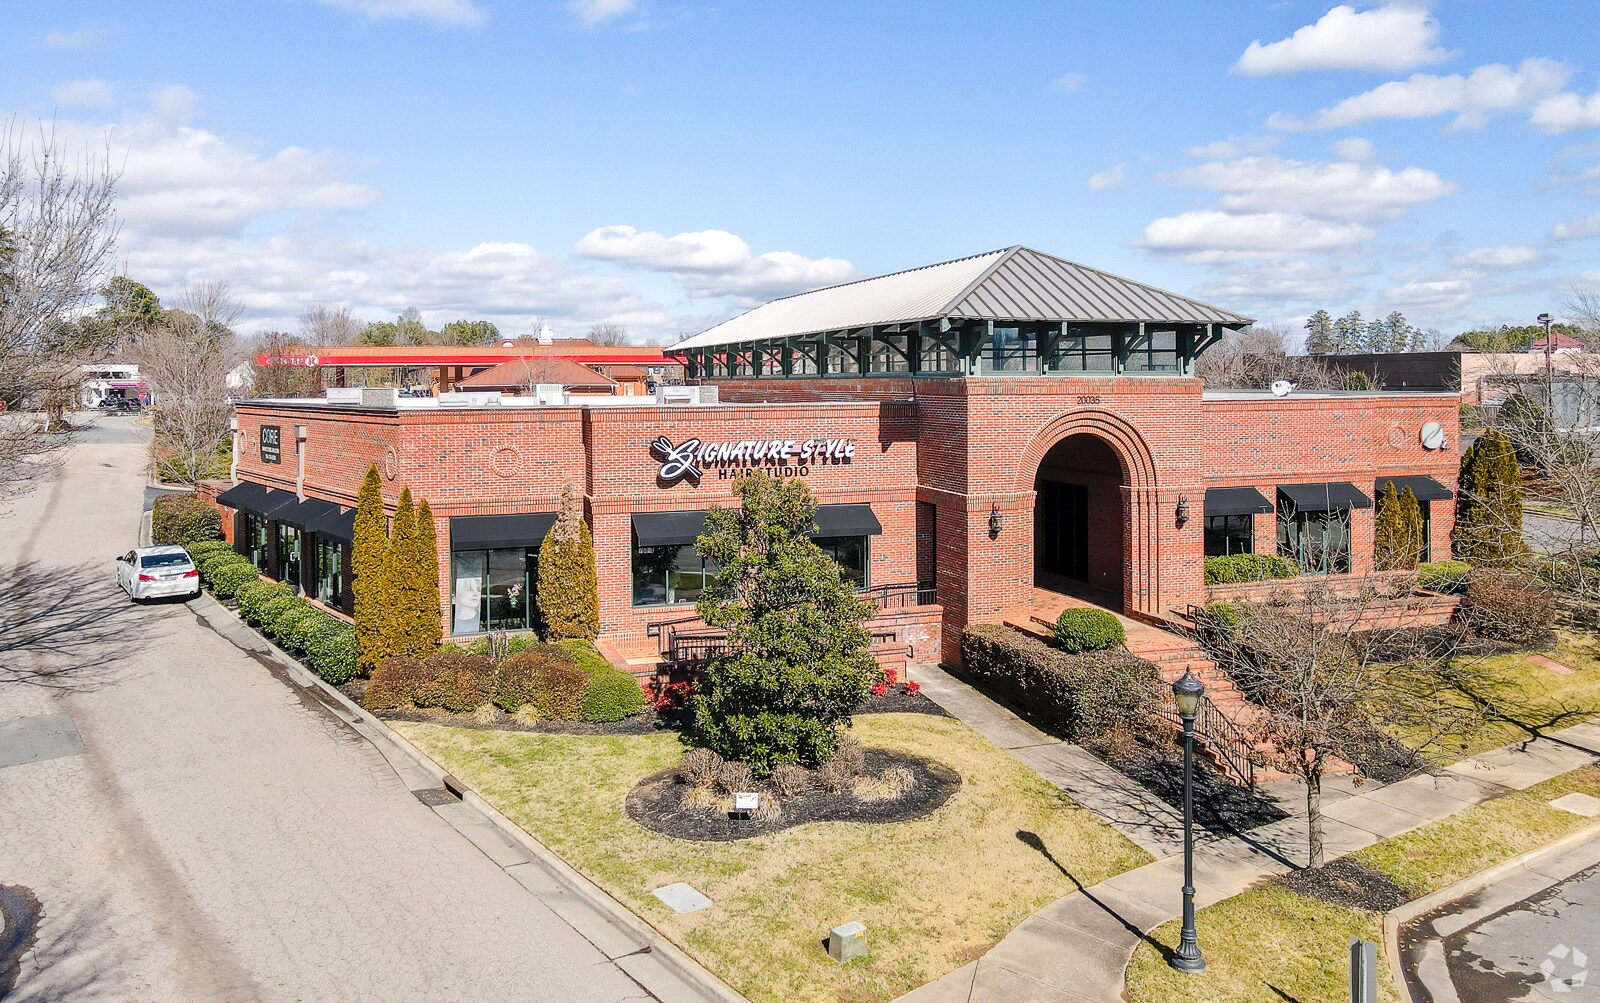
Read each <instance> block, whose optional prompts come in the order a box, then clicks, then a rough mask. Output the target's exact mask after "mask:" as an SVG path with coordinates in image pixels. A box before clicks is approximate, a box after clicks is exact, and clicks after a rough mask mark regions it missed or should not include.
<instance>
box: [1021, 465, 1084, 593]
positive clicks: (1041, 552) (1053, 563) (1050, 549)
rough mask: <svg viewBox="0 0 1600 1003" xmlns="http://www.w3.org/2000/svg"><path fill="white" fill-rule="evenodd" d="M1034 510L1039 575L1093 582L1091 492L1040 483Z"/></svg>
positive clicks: (1036, 562) (1048, 482) (1035, 547)
mask: <svg viewBox="0 0 1600 1003" xmlns="http://www.w3.org/2000/svg"><path fill="white" fill-rule="evenodd" d="M1037 490H1038V500H1037V501H1036V503H1035V505H1034V510H1033V526H1034V542H1033V565H1034V571H1035V572H1036V573H1042V574H1049V575H1061V576H1062V577H1064V578H1073V579H1076V580H1078V581H1080V582H1086V581H1088V580H1089V489H1088V488H1087V487H1085V486H1083V485H1082V484H1063V483H1061V482H1059V481H1040V482H1039V484H1038V489H1037Z"/></svg>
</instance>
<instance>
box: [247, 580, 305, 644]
mask: <svg viewBox="0 0 1600 1003" xmlns="http://www.w3.org/2000/svg"><path fill="white" fill-rule="evenodd" d="M309 608H310V607H308V606H307V605H306V601H305V600H304V599H301V598H300V597H299V596H297V595H295V594H294V592H293V591H291V592H290V593H289V594H288V595H280V596H274V597H272V598H270V599H268V600H266V601H265V602H262V603H261V604H259V605H258V606H257V607H256V609H255V613H254V618H255V624H256V626H258V627H260V628H261V630H262V631H263V632H264V633H266V634H267V636H269V637H277V636H278V627H279V624H281V623H282V622H283V618H284V617H286V616H288V615H289V614H290V613H293V612H294V611H295V610H300V609H309Z"/></svg>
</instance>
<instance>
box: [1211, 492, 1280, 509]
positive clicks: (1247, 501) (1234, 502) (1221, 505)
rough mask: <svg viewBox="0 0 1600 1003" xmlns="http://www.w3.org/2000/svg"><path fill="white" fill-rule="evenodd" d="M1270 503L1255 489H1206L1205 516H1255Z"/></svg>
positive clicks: (1270, 507) (1270, 506) (1269, 506)
mask: <svg viewBox="0 0 1600 1003" xmlns="http://www.w3.org/2000/svg"><path fill="white" fill-rule="evenodd" d="M1271 511H1272V503H1271V502H1269V501H1267V499H1266V496H1265V495H1263V494H1262V493H1261V492H1259V491H1257V490H1256V489H1255V488H1206V515H1255V514H1257V513H1261V512H1271Z"/></svg>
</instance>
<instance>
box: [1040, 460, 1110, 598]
mask: <svg viewBox="0 0 1600 1003" xmlns="http://www.w3.org/2000/svg"><path fill="white" fill-rule="evenodd" d="M1128 483H1129V482H1128V475H1127V471H1126V470H1125V469H1124V466H1123V463H1122V460H1121V458H1120V457H1119V456H1118V454H1117V451H1116V449H1114V448H1113V447H1112V445H1111V444H1110V443H1109V442H1107V441H1106V440H1105V439H1103V438H1101V437H1100V436H1098V435H1095V434H1093V433H1089V432H1078V433H1074V434H1071V435H1068V436H1066V437H1065V438H1063V439H1061V440H1060V441H1059V442H1056V443H1055V444H1054V445H1052V446H1051V447H1050V448H1049V449H1048V450H1047V451H1046V452H1045V454H1044V456H1043V457H1041V458H1040V460H1039V466H1038V469H1037V470H1036V471H1035V473H1034V478H1033V490H1034V495H1035V497H1034V509H1033V576H1034V584H1035V585H1036V586H1038V587H1040V588H1047V589H1050V590H1052V591H1056V592H1069V593H1073V594H1081V595H1082V596H1083V597H1084V598H1087V599H1091V600H1092V601H1094V602H1097V603H1100V604H1102V605H1105V606H1109V607H1111V608H1112V609H1122V608H1123V606H1124V594H1123V593H1124V589H1123V582H1124V574H1125V570H1126V567H1127V559H1126V556H1125V553H1124V536H1125V535H1126V530H1127V525H1128V520H1127V513H1126V506H1127V492H1126V491H1125V490H1124V489H1125V488H1126V487H1127V486H1128Z"/></svg>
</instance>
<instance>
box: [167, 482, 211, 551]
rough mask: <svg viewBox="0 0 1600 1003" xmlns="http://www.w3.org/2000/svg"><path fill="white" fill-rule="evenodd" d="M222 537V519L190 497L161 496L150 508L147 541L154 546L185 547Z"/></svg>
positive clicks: (193, 497) (176, 495) (203, 503)
mask: <svg viewBox="0 0 1600 1003" xmlns="http://www.w3.org/2000/svg"><path fill="white" fill-rule="evenodd" d="M221 536H222V517H221V516H220V515H219V514H218V513H217V510H216V509H214V508H212V507H211V506H210V505H207V504H206V503H205V502H203V501H201V500H200V499H199V498H196V497H195V496H194V495H192V494H173V495H162V496H160V497H159V498H157V499H156V500H155V503H154V504H153V505H152V506H151V509H150V541H151V542H152V543H154V544H156V545H157V546H166V545H168V544H177V545H178V546H181V547H187V546H189V545H190V544H193V543H201V542H203V541H209V540H218V539H220V538H221ZM191 556H192V554H191Z"/></svg>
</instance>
